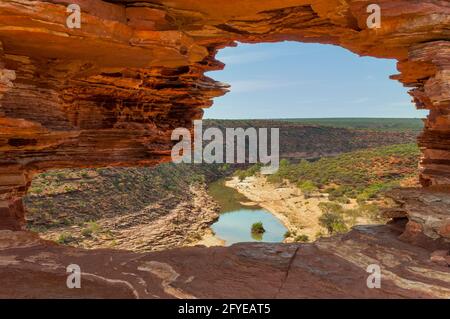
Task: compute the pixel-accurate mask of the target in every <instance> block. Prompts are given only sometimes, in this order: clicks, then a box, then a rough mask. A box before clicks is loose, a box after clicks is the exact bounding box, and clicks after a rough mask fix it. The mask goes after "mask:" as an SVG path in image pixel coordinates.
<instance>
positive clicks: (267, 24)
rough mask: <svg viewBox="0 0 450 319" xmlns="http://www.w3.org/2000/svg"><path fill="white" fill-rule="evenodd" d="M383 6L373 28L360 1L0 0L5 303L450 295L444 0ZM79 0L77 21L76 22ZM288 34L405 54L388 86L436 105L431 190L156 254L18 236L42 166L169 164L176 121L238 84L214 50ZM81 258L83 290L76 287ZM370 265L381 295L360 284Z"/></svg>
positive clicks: (449, 93)
mask: <svg viewBox="0 0 450 319" xmlns="http://www.w3.org/2000/svg"><path fill="white" fill-rule="evenodd" d="M374 2H376V3H377V4H378V5H379V6H380V7H381V10H382V11H381V12H382V23H381V27H380V28H378V29H370V28H368V27H367V24H366V20H367V17H368V13H367V10H366V9H367V6H368V5H369V4H370V3H372V1H365V0H267V1H259V0H227V1H223V0H217V1H203V0H170V1H169V0H151V1H147V0H145V1H139V2H136V1H132V0H123V1H113V0H111V1H102V0H52V1H50V0H49V1H28V0H0V281H1V285H0V297H4V298H11V297H16V298H21V297H22V298H23V297H34V298H42V297H84V298H89V297H110V298H111V297H127V298H128V297H129V298H161V297H163V298H164V297H166V298H201V297H205V298H211V297H217V298H220V297H233V298H241V297H242V298H247V297H261V298H263V297H286V298H300V297H310V298H313V297H341V298H349V297H360V298H383V297H384V298H386V297H392V298H396V297H404V298H407V297H424V298H448V297H450V276H449V274H450V271H449V267H448V265H449V263H450V257H449V248H450V247H449V246H450V3H449V2H448V1H445V0H420V1H418V0H378V1H374ZM73 3H75V4H78V5H79V6H80V8H81V27H80V28H68V27H67V25H66V19H67V17H68V13H67V11H66V8H67V6H68V5H69V4H73ZM287 40H288V41H298V42H311V43H323V44H333V45H338V46H341V47H343V48H345V49H348V50H350V51H352V52H354V53H356V54H359V55H362V56H372V57H377V58H390V59H396V60H397V61H398V70H399V74H397V75H392V76H391V78H392V80H397V81H400V82H401V83H402V84H403V85H405V86H406V87H408V88H410V91H409V93H410V95H411V96H412V98H413V100H414V102H415V104H416V106H417V108H419V109H426V110H429V115H428V117H427V119H426V120H425V125H424V129H423V132H422V133H421V134H420V136H419V137H418V144H419V146H420V150H421V158H420V172H419V179H420V183H421V187H417V188H406V189H399V190H396V191H394V192H393V193H392V194H391V196H392V198H393V200H394V201H395V202H396V203H397V207H396V208H393V209H391V210H390V211H389V212H387V214H388V215H389V217H390V218H392V221H391V222H390V223H388V224H387V225H382V226H357V227H355V228H354V229H353V230H352V231H350V232H349V233H348V234H345V235H337V236H333V237H329V238H323V239H319V240H318V241H316V242H314V243H307V244H299V243H292V244H238V245H234V246H231V247H212V248H206V247H189V248H177V249H172V250H165V251H161V252H149V253H136V252H130V251H125V250H114V249H101V250H84V249H81V248H72V247H66V246H62V245H57V244H55V243H53V242H50V241H46V240H44V239H41V238H39V236H38V235H37V234H36V233H33V232H30V231H26V230H24V224H25V215H26V214H27V212H26V211H25V209H24V205H23V197H24V196H25V194H26V193H27V191H28V189H29V187H30V185H31V182H32V179H33V177H34V176H36V175H37V174H38V173H42V172H45V171H48V170H51V169H69V168H101V167H140V166H155V165H158V164H161V163H165V162H169V161H170V152H171V148H172V146H173V144H174V141H171V138H170V137H171V132H172V130H173V129H175V128H178V127H187V128H191V127H192V122H193V120H197V119H201V118H202V115H203V109H204V108H208V107H211V106H212V104H213V99H214V98H215V97H219V96H222V95H223V94H225V93H227V92H228V91H229V87H228V85H227V84H224V83H220V82H217V81H215V80H214V79H211V78H209V77H207V76H206V75H205V72H208V71H213V70H221V69H223V68H224V67H225V65H224V64H223V63H221V62H220V61H218V60H216V59H215V55H216V54H217V52H218V51H219V50H220V49H222V48H225V47H230V46H235V45H236V43H237V42H242V43H260V42H279V41H287ZM318 67H319V66H318ZM300 116H301V114H299V117H300ZM71 263H77V264H79V265H80V266H81V268H82V270H83V278H84V279H83V280H84V281H83V282H84V283H83V289H73V290H70V289H67V287H66V284H65V283H66V276H67V274H66V267H67V265H69V264H71ZM374 263H376V264H379V265H380V266H381V268H382V270H383V274H384V276H385V277H384V278H385V279H384V280H383V285H382V287H381V289H368V288H367V287H366V277H367V272H366V268H367V266H368V265H369V264H374ZM261 282H264V283H265V288H264V289H263V290H261V289H260V287H259V285H260V283H261Z"/></svg>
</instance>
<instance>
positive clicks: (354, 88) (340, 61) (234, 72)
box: [205, 42, 426, 119]
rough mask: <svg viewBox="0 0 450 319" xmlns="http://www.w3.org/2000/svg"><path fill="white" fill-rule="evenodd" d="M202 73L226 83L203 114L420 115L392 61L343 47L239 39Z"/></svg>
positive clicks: (237, 116) (239, 116)
mask: <svg viewBox="0 0 450 319" xmlns="http://www.w3.org/2000/svg"><path fill="white" fill-rule="evenodd" d="M217 58H218V59H219V60H220V61H222V62H224V63H225V64H226V67H225V70H223V71H215V72H209V73H207V75H208V76H210V77H212V78H213V79H215V80H218V81H221V82H225V83H228V84H231V92H229V93H228V94H226V95H225V96H223V97H219V98H216V99H215V100H214V105H213V106H212V107H211V108H210V109H206V110H205V118H217V119H251V118H255V119H256V118H258V119H263V118H315V117H418V118H421V117H425V116H426V112H425V111H418V110H416V109H415V107H414V106H413V104H412V103H411V97H410V96H409V95H408V94H407V93H406V92H407V89H406V88H404V87H403V86H402V85H401V84H400V83H399V82H397V81H393V80H390V79H389V76H390V75H392V74H396V73H398V71H397V69H396V61H395V60H386V59H375V58H369V57H359V56H358V55H356V54H353V53H351V52H350V51H347V50H345V49H343V48H340V47H336V46H331V45H320V44H305V43H296V42H281V43H266V44H240V45H239V46H238V47H235V48H226V49H223V50H221V51H220V52H219V54H218V56H217Z"/></svg>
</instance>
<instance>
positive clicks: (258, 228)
mask: <svg viewBox="0 0 450 319" xmlns="http://www.w3.org/2000/svg"><path fill="white" fill-rule="evenodd" d="M265 232H266V230H265V229H264V226H263V223H262V222H257V223H254V224H253V225H252V233H253V234H263V233H265Z"/></svg>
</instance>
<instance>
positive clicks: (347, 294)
mask: <svg viewBox="0 0 450 319" xmlns="http://www.w3.org/2000/svg"><path fill="white" fill-rule="evenodd" d="M398 235H399V232H398V231H397V230H396V229H395V228H392V227H391V226H370V227H362V226H360V227H358V228H357V229H355V230H353V231H352V232H350V233H349V234H347V235H344V236H338V237H334V238H331V239H321V240H319V241H318V242H316V243H314V244H249V243H247V244H238V245H234V246H231V247H228V248H225V247H213V248H205V247H190V248H181V249H174V250H166V251H162V252H153V253H146V254H137V253H131V252H126V251H119V250H94V251H92V250H91V251H86V250H81V249H77V248H70V247H67V246H58V245H55V244H53V243H51V242H46V241H43V240H41V239H39V238H38V237H37V236H36V235H34V234H31V233H28V232H23V231H21V232H12V231H8V230H3V231H0V260H1V262H2V267H0V278H4V279H3V280H2V285H0V297H2V298H12V297H13V298H24V297H25V298H49V297H50V298H74V297H81V298H99V297H102V298H331V297H332V298H449V297H450V276H449V274H450V271H449V268H448V267H446V266H443V265H441V264H437V263H434V262H431V261H430V259H429V258H430V255H429V251H428V250H427V249H424V248H420V247H418V246H414V245H411V244H407V243H404V242H402V241H399V240H398V239H397V237H398ZM448 257H449V256H447V258H448ZM70 264H77V265H78V266H80V269H81V272H82V274H81V288H80V289H68V288H67V286H66V280H67V276H68V275H69V274H68V273H67V272H66V267H67V266H68V265H70ZM374 264H376V265H378V266H379V267H380V271H381V281H380V286H379V288H369V287H371V285H370V284H369V285H368V284H367V282H368V281H369V282H372V281H371V280H370V278H369V275H370V274H371V273H369V272H367V270H368V269H371V268H368V267H369V265H374ZM371 271H373V270H371ZM368 278H369V280H368ZM372 287H373V286H372Z"/></svg>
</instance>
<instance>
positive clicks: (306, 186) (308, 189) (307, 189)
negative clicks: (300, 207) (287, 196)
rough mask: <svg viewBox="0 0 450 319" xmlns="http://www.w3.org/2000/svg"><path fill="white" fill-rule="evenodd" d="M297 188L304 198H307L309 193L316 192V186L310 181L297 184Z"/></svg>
mask: <svg viewBox="0 0 450 319" xmlns="http://www.w3.org/2000/svg"><path fill="white" fill-rule="evenodd" d="M297 186H298V188H300V190H301V191H302V192H303V193H304V194H305V196H309V195H311V193H313V192H315V191H317V186H316V185H315V184H314V183H313V182H312V181H310V180H307V181H304V182H299V183H298V184H297Z"/></svg>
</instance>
